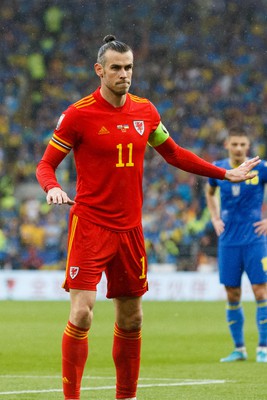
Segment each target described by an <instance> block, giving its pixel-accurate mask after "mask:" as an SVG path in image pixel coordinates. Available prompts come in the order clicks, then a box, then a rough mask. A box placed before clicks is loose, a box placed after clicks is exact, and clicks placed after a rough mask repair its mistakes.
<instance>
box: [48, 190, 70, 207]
mask: <svg viewBox="0 0 267 400" xmlns="http://www.w3.org/2000/svg"><path fill="white" fill-rule="evenodd" d="M46 201H47V204H68V205H70V206H71V205H73V204H75V202H74V201H73V200H71V199H70V198H69V196H68V195H67V193H66V192H64V191H63V190H62V189H60V188H59V187H54V188H52V189H50V190H48V192H47V195H46Z"/></svg>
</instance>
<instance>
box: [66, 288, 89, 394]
mask: <svg viewBox="0 0 267 400" xmlns="http://www.w3.org/2000/svg"><path fill="white" fill-rule="evenodd" d="M70 298H71V310H70V316H69V321H68V323H67V326H66V328H65V331H64V333H63V338H62V379H63V392H64V396H65V400H70V399H75V400H76V399H80V387H81V380H82V376H83V371H84V367H85V363H86V360H87V356H88V332H89V329H90V326H91V323H92V318H93V307H94V304H95V298H96V292H95V291H86V290H73V289H70Z"/></svg>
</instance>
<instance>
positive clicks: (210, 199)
mask: <svg viewBox="0 0 267 400" xmlns="http://www.w3.org/2000/svg"><path fill="white" fill-rule="evenodd" d="M216 192H217V186H211V185H210V184H209V183H207V184H206V187H205V197H206V202H207V207H208V210H209V212H210V216H211V222H212V225H213V227H214V230H215V232H216V234H217V236H220V234H221V233H222V232H223V231H224V222H223V221H222V219H221V217H220V203H219V198H218V196H217V193H216Z"/></svg>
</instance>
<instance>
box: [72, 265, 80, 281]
mask: <svg viewBox="0 0 267 400" xmlns="http://www.w3.org/2000/svg"><path fill="white" fill-rule="evenodd" d="M79 270H80V268H79V267H70V277H71V279H74V278H76V276H77V275H78V273H79Z"/></svg>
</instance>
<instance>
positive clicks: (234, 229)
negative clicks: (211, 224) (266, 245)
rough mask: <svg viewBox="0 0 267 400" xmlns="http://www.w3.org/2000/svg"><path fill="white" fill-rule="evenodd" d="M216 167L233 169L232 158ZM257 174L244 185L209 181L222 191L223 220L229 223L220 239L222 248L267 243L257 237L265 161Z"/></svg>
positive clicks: (264, 180) (260, 214)
mask: <svg viewBox="0 0 267 400" xmlns="http://www.w3.org/2000/svg"><path fill="white" fill-rule="evenodd" d="M214 164H215V165H217V166H218V167H222V168H225V169H231V168H232V167H231V165H230V162H229V159H228V158H227V159H224V160H220V161H216V162H215V163H214ZM253 172H255V173H256V174H257V175H256V176H255V177H254V178H253V179H250V180H247V181H245V182H240V183H231V182H229V181H226V180H218V179H213V178H209V184H210V185H211V186H213V187H216V186H218V187H219V188H220V199H221V219H222V220H223V222H224V223H225V230H224V232H223V233H222V234H221V235H220V237H219V244H220V245H223V246H224V245H231V246H233V245H238V246H240V245H243V244H244V245H245V244H249V243H252V242H253V243H259V242H265V236H258V235H256V234H255V228H254V227H253V223H254V222H256V221H260V220H261V219H262V204H263V200H264V186H265V183H266V182H267V161H261V163H260V164H259V165H257V166H256V167H255V168H254V170H253Z"/></svg>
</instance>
